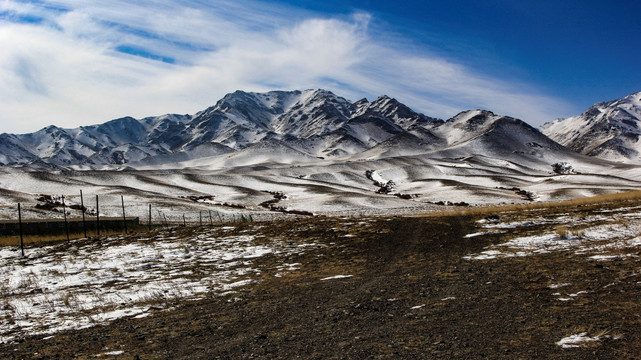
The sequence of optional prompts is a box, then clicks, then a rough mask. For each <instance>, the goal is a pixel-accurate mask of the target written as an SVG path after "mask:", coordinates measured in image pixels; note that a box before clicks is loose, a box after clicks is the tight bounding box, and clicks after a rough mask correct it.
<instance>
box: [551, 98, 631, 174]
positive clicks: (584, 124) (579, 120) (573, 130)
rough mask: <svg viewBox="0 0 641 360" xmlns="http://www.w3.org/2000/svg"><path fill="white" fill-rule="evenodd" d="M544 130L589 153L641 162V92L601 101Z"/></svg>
mask: <svg viewBox="0 0 641 360" xmlns="http://www.w3.org/2000/svg"><path fill="white" fill-rule="evenodd" d="M541 131H542V132H543V133H544V134H546V135H547V136H549V137H550V138H551V139H553V140H555V141H556V142H558V143H560V144H562V145H565V146H567V147H568V148H570V149H572V150H574V151H576V152H579V153H582V154H585V155H589V156H595V157H599V158H603V159H607V160H612V161H624V162H632V163H641V140H640V135H641V92H638V93H635V94H631V95H628V96H626V97H624V98H622V99H618V100H613V101H608V102H602V103H598V104H596V105H594V106H592V107H590V108H589V109H588V110H587V111H586V112H584V113H583V114H581V115H579V116H573V117H570V118H567V119H559V120H555V121H553V122H550V123H546V124H544V125H543V126H542V127H541Z"/></svg>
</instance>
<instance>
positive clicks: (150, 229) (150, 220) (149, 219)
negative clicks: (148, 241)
mask: <svg viewBox="0 0 641 360" xmlns="http://www.w3.org/2000/svg"><path fill="white" fill-rule="evenodd" d="M149 231H151V204H149Z"/></svg>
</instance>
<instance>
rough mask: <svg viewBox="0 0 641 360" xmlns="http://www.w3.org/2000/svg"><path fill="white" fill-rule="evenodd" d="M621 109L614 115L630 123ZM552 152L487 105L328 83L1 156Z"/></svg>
mask: <svg viewBox="0 0 641 360" xmlns="http://www.w3.org/2000/svg"><path fill="white" fill-rule="evenodd" d="M637 100H638V96H637ZM637 105H638V103H637ZM621 109H623V108H621ZM636 109H637V110H638V108H636ZM619 113H620V115H618V119H620V123H621V124H626V126H628V127H630V128H632V127H633V125H632V124H635V125H634V126H636V122H629V121H628V118H627V117H624V116H623V110H619ZM637 114H638V112H637ZM637 119H638V118H637ZM548 128H551V126H549V127H548ZM548 128H546V129H548ZM554 151H557V152H558V151H561V152H562V151H566V150H565V149H564V148H562V147H561V146H559V145H558V144H556V143H554V142H553V141H551V140H549V139H548V138H547V137H545V136H544V135H542V134H541V133H540V132H539V131H538V130H537V129H534V128H532V127H531V126H529V125H527V124H526V123H524V122H522V121H521V120H518V119H514V118H510V117H505V116H500V115H496V114H494V113H492V112H489V111H483V110H471V111H465V112H462V113H460V114H458V115H456V116H455V117H453V118H452V119H449V120H447V121H443V120H440V119H435V118H431V117H428V116H425V115H423V114H419V113H416V112H414V111H413V110H411V109H410V108H409V107H407V106H405V105H403V104H401V103H400V102H398V101H396V100H395V99H392V98H390V97H387V96H381V97H379V98H378V99H376V100H374V101H372V102H370V101H368V100H367V99H361V100H359V101H356V102H350V101H348V100H346V99H345V98H342V97H340V96H337V95H335V94H333V93H331V92H329V91H326V90H305V91H271V92H267V93H250V92H243V91H236V92H234V93H231V94H227V95H226V96H225V97H223V98H222V99H221V100H220V101H218V103H216V105H214V106H212V107H210V108H208V109H206V110H204V111H201V112H199V113H197V114H195V115H163V116H158V117H148V118H144V119H141V120H137V119H133V118H131V117H125V118H121V119H116V120H112V121H109V122H107V123H104V124H101V125H94V126H83V127H80V128H76V129H62V128H58V127H56V126H49V127H47V128H44V129H42V130H40V131H38V132H35V133H31V134H22V135H14V134H2V135H0V163H1V164H4V165H11V164H36V163H38V164H42V163H46V164H50V165H62V166H65V165H81V166H99V165H125V164H126V165H129V166H154V165H163V164H165V165H166V164H175V163H189V162H190V161H195V160H199V159H201V161H200V162H199V163H198V164H200V165H202V164H203V163H206V162H207V161H210V160H211V161H218V160H220V159H223V160H224V165H225V166H235V165H242V164H247V163H249V162H252V161H253V162H254V163H257V162H279V163H295V162H308V161H317V160H319V158H322V159H349V158H352V159H374V158H386V157H397V156H405V155H418V154H429V153H437V152H441V153H445V154H447V155H448V156H453V157H454V156H467V155H471V154H486V155H489V156H511V155H513V154H522V155H527V156H533V157H539V158H542V157H543V156H544V154H545V153H546V152H548V153H549V152H554ZM183 166H190V165H183Z"/></svg>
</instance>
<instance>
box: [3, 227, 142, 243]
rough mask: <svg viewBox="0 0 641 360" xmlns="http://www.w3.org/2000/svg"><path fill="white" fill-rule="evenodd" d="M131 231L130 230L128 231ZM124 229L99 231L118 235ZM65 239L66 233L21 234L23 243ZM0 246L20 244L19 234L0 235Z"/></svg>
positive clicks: (73, 235) (71, 236)
mask: <svg viewBox="0 0 641 360" xmlns="http://www.w3.org/2000/svg"><path fill="white" fill-rule="evenodd" d="M130 232H131V231H130ZM123 233H124V231H122V230H121V231H101V232H100V236H114V235H120V234H123ZM87 236H89V237H92V236H96V233H95V232H92V233H88V234H87ZM84 237H85V234H84V233H70V234H69V239H70V240H73V239H82V238H84ZM66 240H67V235H66V234H58V235H24V236H23V242H24V244H44V243H51V242H60V241H66ZM0 246H20V236H19V235H13V236H3V237H0Z"/></svg>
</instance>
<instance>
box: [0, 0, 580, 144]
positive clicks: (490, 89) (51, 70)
mask: <svg viewBox="0 0 641 360" xmlns="http://www.w3.org/2000/svg"><path fill="white" fill-rule="evenodd" d="M49 5H52V6H54V7H56V8H62V9H66V10H64V11H60V10H48V9H46V8H44V7H42V6H38V5H33V4H31V5H30V4H23V3H18V2H14V1H7V0H5V1H3V2H0V11H5V12H10V13H13V14H15V15H16V16H15V17H16V18H18V17H19V16H18V15H21V16H24V15H30V16H37V17H41V18H42V19H43V21H41V22H39V23H29V22H20V21H16V20H15V19H11V20H7V19H5V20H2V19H1V18H0V48H2V49H3V51H2V52H0V83H1V84H2V87H1V88H0V132H29V131H35V130H37V129H39V128H41V127H44V126H46V125H49V124H56V125H58V126H63V127H76V126H80V125H86V124H93V123H101V122H104V121H107V120H110V119H113V118H116V117H121V116H125V115H132V116H135V117H143V116H149V115H159V114H163V113H168V112H177V113H194V112H196V111H199V110H202V109H204V108H206V107H207V106H210V105H212V104H213V103H214V102H215V101H216V100H218V99H219V98H221V97H222V96H223V95H224V94H225V93H228V92H231V91H235V90H237V89H242V90H248V91H265V90H270V89H274V88H279V89H290V90H293V89H306V88H328V89H330V90H333V91H334V92H336V93H337V94H338V95H342V96H346V97H348V98H351V99H352V100H356V99H358V98H360V97H363V96H368V97H370V98H372V97H374V96H378V95H381V94H388V95H390V96H393V97H396V98H397V99H398V100H400V101H402V102H405V103H407V104H408V105H410V106H412V107H414V108H415V109H416V110H418V111H422V112H424V113H426V114H427V115H430V116H439V117H449V116H452V115H454V114H455V113H457V112H458V111H461V110H466V109H468V108H476V107H483V108H487V109H490V110H493V111H495V112H497V113H502V114H508V115H513V116H517V117H520V118H522V119H524V120H526V121H530V122H532V123H541V122H542V121H544V120H552V119H554V117H556V116H557V114H560V113H561V114H563V113H564V112H567V109H568V108H569V106H568V105H567V104H564V103H563V102H561V101H558V100H555V99H553V98H550V97H546V96H544V95H541V94H537V93H536V91H534V90H532V89H529V88H528V87H527V85H525V84H518V83H516V84H512V83H508V82H507V81H505V80H499V79H494V78H489V77H486V76H483V75H481V74H478V73H475V72H473V71H472V70H471V69H468V68H466V67H464V66H462V65H459V64H456V63H453V62H451V61H447V60H445V59H443V58H440V57H439V56H436V55H434V54H430V53H429V52H427V51H425V52H424V53H423V54H420V55H416V54H415V52H414V55H411V56H410V55H407V54H409V53H410V52H409V51H405V49H404V48H403V46H401V47H400V48H398V47H395V46H392V45H391V44H388V43H385V42H383V41H378V40H377V39H379V38H380V39H389V37H387V36H377V35H378V34H372V30H371V29H370V28H369V24H370V22H371V21H376V20H375V19H372V18H371V17H370V15H368V14H367V13H356V14H354V15H352V16H351V17H343V18H323V17H319V16H312V15H309V14H307V13H304V12H302V11H298V12H297V11H296V10H295V9H292V8H286V9H279V8H277V7H276V8H274V7H270V8H267V7H266V5H264V4H261V3H258V2H251V3H249V2H236V1H234V2H231V1H230V2H227V1H217V2H215V4H214V5H201V3H200V2H197V1H194V2H189V1H186V2H173V1H153V2H135V3H133V4H132V3H130V2H124V1H109V2H89V3H88V2H86V1H75V0H68V1H51V2H49ZM122 46H124V47H127V48H129V49H136V50H139V51H144V52H147V55H148V56H149V57H154V56H156V57H163V58H165V59H173V60H175V64H168V63H164V62H161V61H157V60H150V59H145V58H144V57H141V56H134V55H129V54H125V53H122V52H118V51H117V49H118V48H119V47H122Z"/></svg>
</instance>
